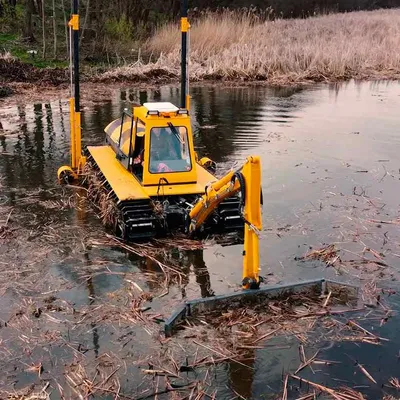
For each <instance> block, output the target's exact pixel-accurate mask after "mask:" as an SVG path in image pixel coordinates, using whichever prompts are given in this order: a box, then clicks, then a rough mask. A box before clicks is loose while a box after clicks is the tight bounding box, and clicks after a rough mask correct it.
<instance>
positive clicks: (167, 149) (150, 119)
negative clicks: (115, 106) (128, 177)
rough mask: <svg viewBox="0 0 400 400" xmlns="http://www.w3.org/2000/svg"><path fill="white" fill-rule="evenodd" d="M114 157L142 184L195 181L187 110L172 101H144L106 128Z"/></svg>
mask: <svg viewBox="0 0 400 400" xmlns="http://www.w3.org/2000/svg"><path fill="white" fill-rule="evenodd" d="M105 132H106V142H107V143H108V144H110V145H111V147H112V148H113V150H114V152H115V153H116V158H117V159H118V160H119V161H120V162H121V164H122V165H123V166H124V167H125V168H126V169H127V170H129V171H130V172H132V174H133V175H135V177H136V178H137V179H138V180H139V181H140V182H141V184H142V185H143V186H153V185H159V184H160V180H161V181H163V182H164V183H168V184H174V183H196V182H197V171H196V158H195V152H194V147H193V136H192V130H191V125H190V117H189V113H188V111H187V110H186V109H180V108H178V107H176V106H174V105H173V104H172V103H167V102H165V103H144V104H143V106H139V107H134V108H133V113H132V114H130V113H129V112H127V111H124V112H123V114H122V116H121V118H119V119H117V120H115V121H113V122H111V123H110V124H109V125H108V126H107V127H106V128H105Z"/></svg>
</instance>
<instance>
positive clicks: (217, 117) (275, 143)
mask: <svg viewBox="0 0 400 400" xmlns="http://www.w3.org/2000/svg"><path fill="white" fill-rule="evenodd" d="M191 95H192V110H191V113H192V118H193V125H194V126H193V128H194V135H195V144H196V150H197V152H198V153H199V155H200V156H202V155H207V156H209V157H210V158H213V159H214V160H215V161H219V162H221V163H222V164H223V167H225V166H227V165H226V164H229V165H228V166H229V167H230V166H231V165H232V164H233V163H234V162H235V161H237V160H242V159H243V157H244V156H246V155H248V154H250V153H252V152H253V151H254V152H255V153H257V154H260V155H261V157H262V163H263V171H262V172H263V191H264V196H265V200H266V201H265V205H264V213H263V224H264V226H265V231H264V233H263V236H262V238H261V246H260V255H261V263H262V264H261V267H262V270H263V271H262V272H263V273H267V272H270V273H272V274H274V275H275V276H276V277H277V279H276V280H278V279H282V280H285V281H294V280H297V279H308V278H315V277H317V276H320V275H321V274H324V275H325V274H328V276H329V274H330V273H332V274H334V272H332V271H331V270H321V269H318V268H309V269H307V268H305V267H304V266H301V265H300V264H299V263H296V262H295V261H294V257H295V256H299V255H300V256H301V255H303V254H304V252H305V251H306V250H307V249H308V246H310V245H315V244H316V243H323V242H326V243H328V242H329V243H331V242H333V241H341V237H340V234H339V233H336V232H337V230H334V229H331V227H332V226H338V223H337V220H340V218H345V216H344V217H343V215H342V211H341V210H342V209H339V211H340V214H338V213H336V214H333V211H332V208H333V206H335V205H336V203H335V201H338V200H337V199H338V198H339V197H344V195H346V194H349V193H350V194H351V193H352V190H353V188H354V186H356V185H359V186H363V187H366V188H367V191H368V196H371V198H373V197H374V196H375V197H380V198H382V199H383V200H384V201H385V203H386V204H387V205H386V207H387V208H386V209H385V210H386V212H388V213H390V212H391V210H392V209H397V207H398V200H397V199H398V189H397V186H398V185H396V184H394V183H395V182H397V181H395V179H394V178H393V179H392V180H390V179H391V178H390V177H387V178H385V179H383V180H382V179H381V178H382V176H383V175H384V174H385V170H387V171H392V175H393V176H397V171H398V165H397V164H398V151H399V146H400V139H399V135H398V126H399V122H400V121H399V113H398V110H399V108H400V96H399V95H400V86H399V85H398V84H395V83H376V82H374V83H368V82H367V83H353V82H351V83H346V84H341V85H329V86H322V87H314V88H312V89H311V90H309V89H307V90H304V89H291V88H283V89H273V88H266V87H246V88H243V87H242V88H220V87H211V86H208V87H194V88H193V89H192V91H191ZM147 101H172V102H173V103H175V104H177V103H179V89H178V88H175V87H161V88H159V89H158V90H137V89H126V90H122V91H120V90H116V91H115V93H114V94H113V96H112V97H111V98H110V99H108V100H107V101H104V102H102V103H93V104H91V105H88V106H87V107H86V108H85V109H84V112H83V113H82V123H83V132H84V137H83V140H84V143H85V144H89V143H90V144H100V143H102V142H103V140H104V132H103V129H104V127H105V126H106V125H107V124H108V123H109V122H110V121H111V120H113V119H115V118H117V117H119V116H120V114H121V112H122V110H123V109H124V108H126V107H127V108H129V107H130V106H131V104H132V103H139V102H140V103H143V102H147ZM0 123H1V124H2V126H3V127H4V130H5V131H4V133H3V134H2V133H1V132H0V190H1V192H0V202H2V201H3V198H5V197H7V199H8V202H9V204H10V205H12V206H14V207H15V210H14V213H15V214H16V215H17V214H18V212H19V211H21V210H22V209H25V208H26V206H25V205H24V203H22V202H21V200H22V199H23V198H24V196H25V195H26V193H29V192H32V191H36V190H38V189H51V190H52V191H53V193H57V191H58V193H59V188H58V186H57V185H56V171H57V169H58V167H59V166H60V165H63V164H64V163H66V162H68V160H69V134H68V132H69V119H68V103H67V102H66V101H61V100H58V101H54V102H50V103H46V104H30V105H19V106H15V107H11V108H10V107H8V108H6V109H1V108H0ZM354 133H357V134H354ZM382 160H389V161H385V164H384V168H385V170H384V169H383V167H382V165H383V164H382ZM360 171H368V173H364V174H360V173H359V172H360ZM393 171H394V172H393ZM385 177H386V175H385ZM378 181H379V182H378ZM377 182H378V183H379V185H378V184H377ZM45 196H47V198H51V194H47V195H46V194H42V193H40V196H38V197H37V199H38V200H39V199H42V197H44V198H46V197H45ZM329 196H330V197H329ZM80 199H81V200H80V201H83V202H84V200H82V199H84V196H83V195H81V197H80ZM310 204H311V205H310ZM81 205H82V207H80V208H81V210H80V211H78V210H69V211H64V212H63V215H62V218H63V219H62V223H63V224H65V225H68V224H70V225H78V226H79V227H80V229H82V231H83V232H85V230H86V232H87V233H90V231H91V230H92V229H98V227H99V221H97V220H96V218H94V217H93V215H92V214H90V215H87V214H86V213H85V212H84V211H82V210H85V208H86V207H85V206H84V204H81ZM315 205H317V207H314V206H315ZM316 209H318V210H319V211H318V212H315V210H316ZM32 210H33V211H34V212H35V213H37V214H38V215H39V213H40V210H39V206H37V207H36V208H34V207H33V206H32ZM305 210H306V211H307V213H306V212H305ZM310 210H312V211H310ZM33 211H32V212H33ZM41 213H42V214H40V215H39V216H38V217H37V218H38V221H39V222H43V224H46V223H49V221H52V220H57V221H58V220H61V219H60V211H59V210H58V209H57V208H48V209H42V211H41ZM340 221H341V220H340ZM29 222H30V221H23V223H26V225H27V227H28V228H29ZM39 222H38V223H39ZM287 226H289V227H293V226H300V228H299V229H298V231H297V232H291V231H290V232H289V233H287V234H286V235H285V232H286V230H282V227H287ZM288 229H290V228H288ZM354 231H357V232H358V230H357V228H355V229H354ZM276 232H277V233H278V234H276ZM332 232H333V233H332ZM83 234H84V233H83ZM389 237H390V235H389ZM65 247H67V246H65ZM383 247H384V246H382V252H385V251H386V247H385V248H383ZM241 251H242V248H241V246H240V245H239V246H232V247H230V248H220V247H218V246H213V247H212V248H205V249H204V250H195V251H170V252H167V254H166V257H165V259H163V260H162V261H163V262H165V263H167V264H168V262H171V263H173V264H174V265H177V266H179V268H180V269H181V271H182V272H183V273H184V278H183V280H182V282H181V283H180V285H177V283H176V282H175V281H172V282H171V289H172V290H171V291H170V292H171V293H170V294H168V295H166V296H165V297H163V298H161V299H160V302H164V301H165V303H166V304H168V301H171V303H172V302H175V303H176V302H180V301H181V299H182V298H194V297H200V296H201V297H209V296H213V295H214V294H221V293H225V292H227V291H229V290H230V291H232V290H234V289H235V288H237V286H235V284H236V283H238V282H240V280H241V279H240V272H241V261H242V259H241ZM63 252H64V253H63V255H64V256H65V257H70V258H69V260H67V261H64V262H63V263H61V265H59V266H57V267H55V268H54V270H56V271H57V273H59V274H62V276H63V277H64V278H65V279H67V280H68V281H69V282H71V283H72V286H73V289H71V297H74V296H75V298H71V301H76V302H77V303H78V302H81V303H84V304H87V301H88V299H89V303H90V304H93V302H94V301H95V300H94V299H96V298H97V299H101V300H102V301H106V300H107V297H106V296H107V294H108V293H110V292H112V291H116V290H117V289H119V288H120V286H121V285H123V279H122V278H121V276H120V275H118V274H116V275H112V274H106V273H105V274H102V275H99V276H95V277H93V278H90V279H88V280H87V281H85V285H86V286H79V284H80V283H81V282H82V279H81V275H80V274H78V273H77V269H78V268H83V269H84V268H88V269H89V268H91V263H90V260H92V261H93V259H94V258H95V257H94V256H93V255H94V254H96V257H102V258H103V259H105V260H106V261H107V262H108V263H109V265H107V264H106V265H105V266H104V270H107V268H110V270H113V271H117V272H118V273H120V274H121V275H122V274H123V273H125V272H127V271H129V272H131V271H135V272H137V271H142V272H143V274H142V275H143V281H144V286H147V289H148V290H150V291H159V289H160V287H162V285H163V283H164V282H163V280H162V278H161V279H160V281H159V282H157V281H155V280H154V274H146V273H145V272H161V271H160V267H159V265H158V264H157V263H156V262H154V261H152V260H149V259H141V258H139V257H136V256H134V255H132V254H129V255H126V254H125V253H124V252H121V251H120V250H117V249H111V248H107V249H101V250H98V249H88V250H87V254H86V255H85V257H86V259H84V260H82V259H76V258H74V257H75V255H74V254H73V253H74V251H73V249H70V250H69V251H67V250H65V249H63ZM71 259H72V261H71ZM93 263H94V262H93ZM78 283H79V284H78ZM141 283H142V282H141ZM168 296H169V297H168ZM174 296H175V297H174ZM99 332H101V331H99V329H98V327H97V326H95V325H93V326H92V332H91V333H92V335H93V346H94V353H95V355H97V354H98V353H100V347H99V346H100V343H101V340H102V338H101V337H100V336H101V335H100V333H99ZM391 339H392V338H391ZM393 343H397V342H396V338H395V337H394V338H393ZM106 346H107V344H105V345H104V346H103V345H102V348H101V350H103V351H105V349H106ZM295 349H296V346H293V349H292V348H291V349H289V350H288V351H287V354H286V353H285V354H283V352H282V353H280V354H279V357H278V356H276V359H273V360H269V357H271V353H270V352H268V351H260V352H259V351H257V352H256V355H255V358H256V362H255V365H254V366H253V365H251V362H249V366H252V367H254V368H256V370H252V369H250V368H246V367H244V366H240V365H237V364H235V363H230V364H229V365H228V367H227V368H226V369H225V370H224V374H225V375H224V379H225V381H224V382H223V383H221V386H222V387H224V385H225V383H226V377H229V380H230V385H231V387H232V388H233V389H234V390H235V391H236V392H238V393H239V394H240V395H241V396H243V397H245V398H252V397H254V398H259V397H260V396H262V395H264V394H265V391H266V390H265V386H263V385H264V381H265V380H266V377H270V379H271V380H273V381H274V382H275V383H277V382H278V381H279V380H280V377H279V376H278V375H279V369H281V368H282V359H285V360H290V361H293V360H296V362H297V361H298V360H297V358H296V357H297V355H296V354H295ZM390 349H391V348H390ZM332 351H333V350H332ZM386 351H387V352H389V350H386ZM294 354H295V355H296V357H295V356H294ZM387 354H389V353H387ZM328 356H330V357H333V355H332V354H331V353H329V354H328V355H327V357H328ZM388 357H389V355H388ZM249 358H253V356H252V353H251V354H250V357H249ZM268 360H269V361H270V362H268ZM244 362H247V361H244ZM368 362H370V363H372V361H371V359H368V358H367V363H368ZM272 367H274V368H275V370H274V374H270V371H271V368H272ZM390 368H393V364H392V363H391V364H390ZM349 373H350V372H349ZM376 373H377V374H378V372H376ZM339 375H340V374H339ZM275 386H278V387H279V386H280V382H278V384H277V385H275ZM263 390H264V392H263ZM228 397H229V396H228Z"/></svg>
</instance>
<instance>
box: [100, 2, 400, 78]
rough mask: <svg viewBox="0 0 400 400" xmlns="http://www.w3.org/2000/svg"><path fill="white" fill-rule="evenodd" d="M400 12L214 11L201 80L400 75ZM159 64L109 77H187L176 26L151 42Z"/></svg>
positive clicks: (198, 67) (206, 29)
mask: <svg viewBox="0 0 400 400" xmlns="http://www.w3.org/2000/svg"><path fill="white" fill-rule="evenodd" d="M399 16H400V10H399V9H395V10H378V11H372V12H367V11H360V12H354V13H348V14H332V15H324V16H319V17H312V18H307V19H292V20H275V21H267V22H263V23H257V22H256V20H255V19H254V17H252V16H251V15H248V14H245V15H243V14H240V13H238V12H231V11H229V12H228V11H227V12H225V13H223V14H210V13H209V14H207V15H206V16H205V17H203V18H201V19H200V20H198V21H196V22H194V23H193V24H192V25H193V26H192V29H191V51H190V68H189V70H190V76H191V79H193V80H200V79H225V80H266V81H268V83H271V84H289V83H301V82H305V81H335V80H343V79H350V78H356V79H377V78H379V79H380V78H382V79H390V78H397V77H398V76H400V56H399V54H400V53H399V49H400V18H399ZM147 47H148V51H150V52H153V54H157V55H158V59H157V61H155V62H152V63H149V64H147V65H143V64H141V63H140V62H137V63H135V64H132V65H127V66H124V67H120V68H116V69H115V70H113V71H109V72H106V73H104V74H103V75H102V76H101V79H104V80H108V79H121V80H122V79H134V80H136V79H138V77H140V76H141V75H143V73H146V74H148V73H149V71H151V70H158V71H159V72H163V73H164V74H168V75H169V76H172V75H175V76H179V63H180V57H179V47H180V42H179V32H178V30H177V27H176V24H167V25H165V26H163V27H162V28H160V29H159V30H158V31H157V32H156V34H155V35H154V36H153V37H152V38H151V39H150V40H149V41H148V43H147Z"/></svg>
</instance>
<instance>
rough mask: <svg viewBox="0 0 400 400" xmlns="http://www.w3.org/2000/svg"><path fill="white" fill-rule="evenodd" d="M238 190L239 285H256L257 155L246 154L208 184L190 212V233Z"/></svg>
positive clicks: (258, 220) (257, 224)
mask: <svg viewBox="0 0 400 400" xmlns="http://www.w3.org/2000/svg"><path fill="white" fill-rule="evenodd" d="M239 191H241V193H242V208H243V210H242V213H243V214H242V216H243V219H244V222H245V232H244V251H243V287H244V288H246V289H248V288H258V286H259V283H260V277H259V263H260V260H259V240H258V232H259V231H260V230H261V229H262V222H261V162H260V157H258V156H252V157H248V158H247V160H246V162H245V163H244V165H243V166H242V168H240V169H239V170H238V171H230V172H229V173H228V174H226V175H225V176H224V177H223V178H221V179H220V180H219V181H217V182H214V183H212V184H211V185H210V186H209V187H208V188H207V190H206V193H205V194H204V195H203V196H202V197H201V199H200V200H199V201H198V202H197V203H196V205H195V206H194V207H193V208H192V210H191V211H190V214H189V217H190V227H189V230H190V231H191V232H193V231H195V230H196V229H198V228H199V227H200V226H201V225H202V224H203V223H204V222H205V221H206V220H207V218H208V217H209V216H210V214H211V213H212V212H213V211H214V210H215V208H216V207H218V205H219V204H220V203H221V202H222V201H223V200H224V199H226V198H227V197H231V196H234V195H235V194H236V193H238V192H239Z"/></svg>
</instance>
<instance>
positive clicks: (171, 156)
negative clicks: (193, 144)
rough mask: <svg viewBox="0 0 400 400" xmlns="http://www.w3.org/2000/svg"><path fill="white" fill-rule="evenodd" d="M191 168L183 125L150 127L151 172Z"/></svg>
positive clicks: (179, 170)
mask: <svg viewBox="0 0 400 400" xmlns="http://www.w3.org/2000/svg"><path fill="white" fill-rule="evenodd" d="M191 169H192V163H191V160H190V151H189V143H188V135H187V129H186V127H184V126H174V125H172V124H171V123H170V124H169V126H168V127H159V128H158V127H157V128H152V129H151V131H150V166H149V171H150V172H151V173H152V174H157V173H160V172H185V171H190V170H191Z"/></svg>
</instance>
